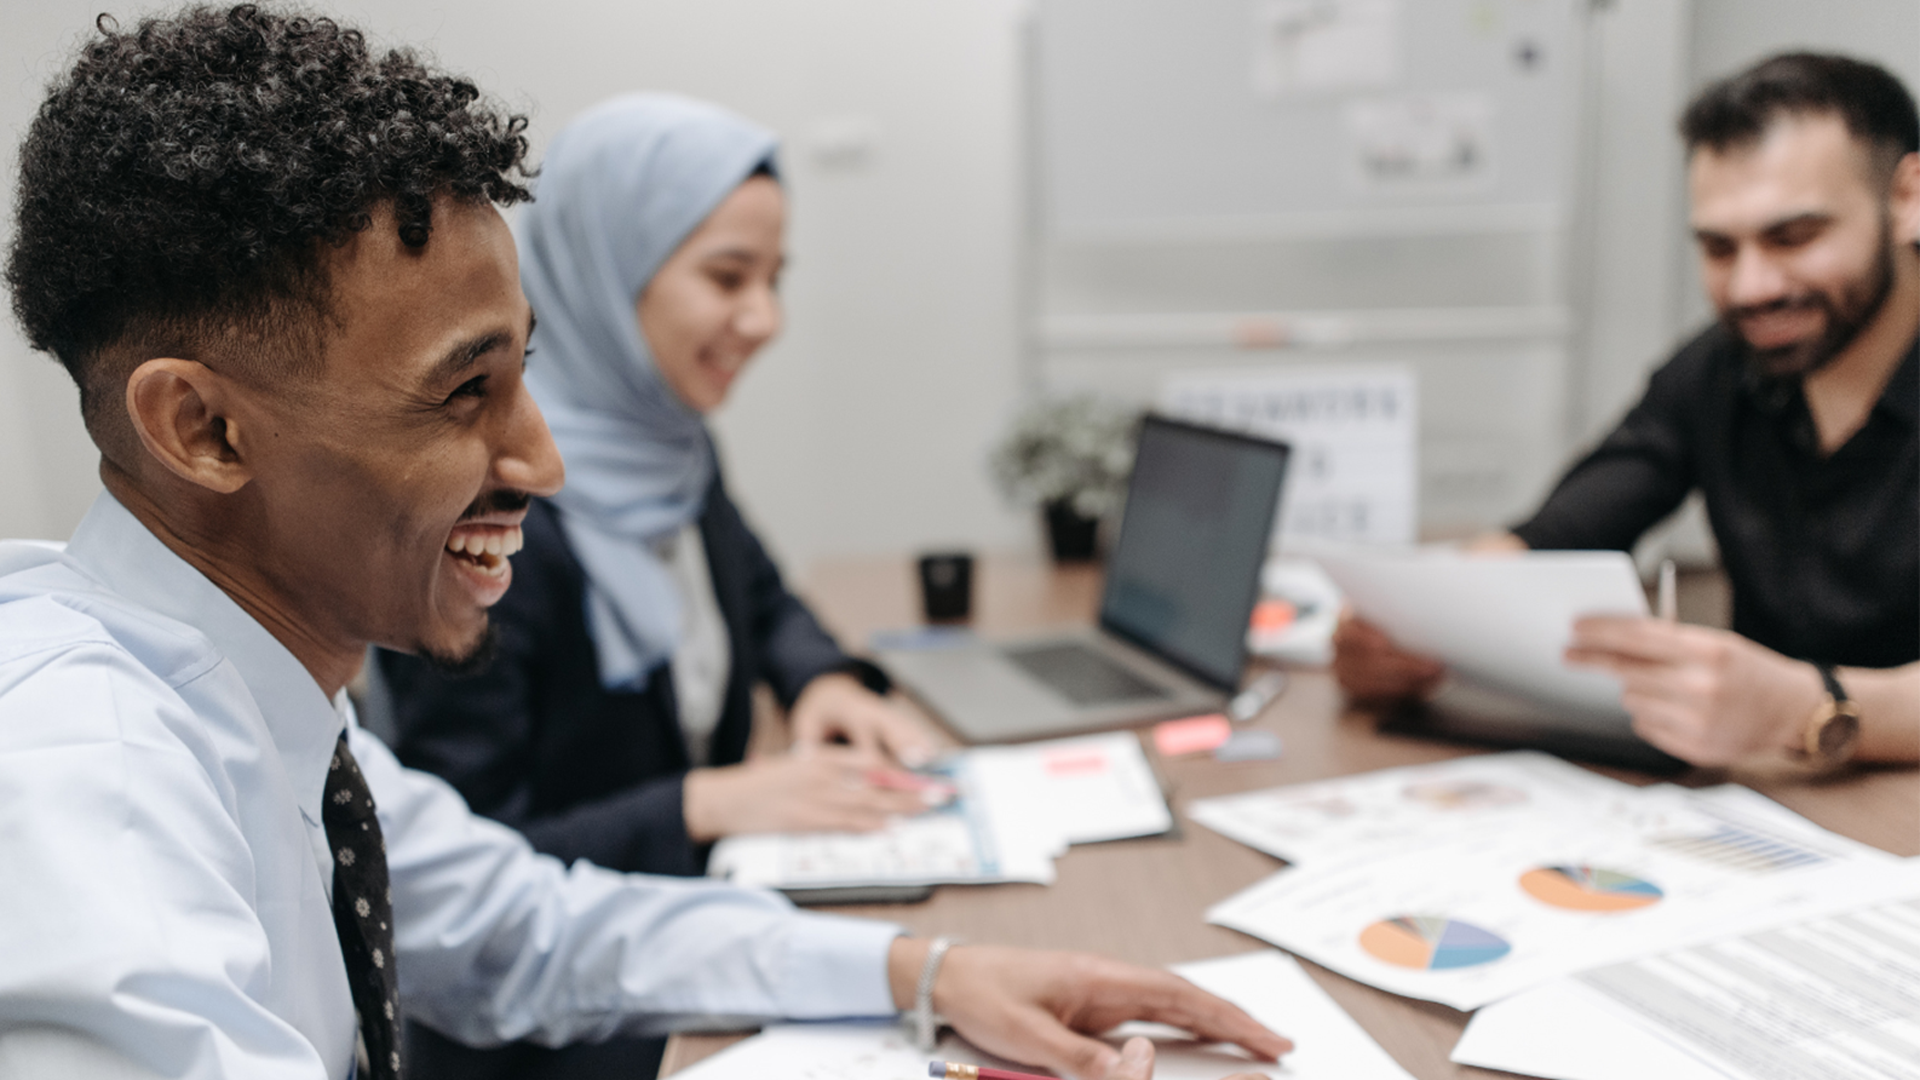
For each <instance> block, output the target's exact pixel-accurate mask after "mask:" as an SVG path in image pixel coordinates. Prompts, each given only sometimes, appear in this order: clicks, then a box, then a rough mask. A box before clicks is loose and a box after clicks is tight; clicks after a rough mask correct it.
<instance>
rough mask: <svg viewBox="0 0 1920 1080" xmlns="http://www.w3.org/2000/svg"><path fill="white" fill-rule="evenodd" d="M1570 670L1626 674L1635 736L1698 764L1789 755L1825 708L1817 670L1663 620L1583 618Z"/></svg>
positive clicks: (1730, 636) (1724, 634) (1625, 695)
mask: <svg viewBox="0 0 1920 1080" xmlns="http://www.w3.org/2000/svg"><path fill="white" fill-rule="evenodd" d="M1567 662H1568V663H1570V664H1580V665H1584V666H1587V667H1596V668H1600V669H1601V670H1603V671H1607V672H1610V673H1612V674H1613V675H1615V676H1617V677H1618V678H1619V679H1620V684H1621V694H1620V703H1621V704H1622V705H1624V706H1626V710H1627V712H1628V713H1630V714H1631V715H1632V716H1633V730H1634V731H1635V732H1637V733H1639V735H1640V737H1641V738H1643V739H1645V740H1647V741H1648V742H1650V743H1652V744H1653V745H1655V746H1657V747H1659V748H1660V749H1662V750H1665V751H1666V752H1667V753H1669V754H1672V755H1673V756H1675V757H1677V758H1683V759H1685V760H1687V761H1690V762H1692V763H1694V764H1695V765H1708V766H1715V765H1731V764H1733V763H1734V762H1736V761H1740V760H1743V759H1746V758H1751V757H1756V756H1759V755H1762V754H1779V753H1781V752H1784V751H1786V750H1789V749H1791V748H1793V746H1794V745H1795V744H1796V743H1797V742H1798V738H1799V735H1800V732H1801V730H1802V729H1803V728H1804V726H1805V724H1806V722H1807V718H1808V717H1809V716H1811V715H1813V711H1814V709H1816V708H1817V707H1819V705H1820V703H1821V702H1822V701H1824V700H1826V688H1825V686H1824V685H1823V684H1822V683H1821V681H1820V674H1819V672H1817V671H1816V670H1814V668H1813V666H1812V665H1811V664H1807V663H1804V662H1802V661H1799V660H1792V659H1789V658H1787V657H1785V656H1782V655H1780V654H1779V653H1777V652H1774V651H1773V650H1772V649H1769V648H1767V647H1766V646H1764V645H1760V644H1757V643H1755V642H1753V641H1749V640H1748V639H1746V638H1744V637H1741V636H1740V635H1738V634H1735V633H1732V632H1730V631H1727V630H1713V629H1709V628H1707V627H1704V626H1688V625H1686V624H1684V623H1675V622H1668V621H1665V620H1662V619H1649V618H1619V617H1611V616H1609V617H1594V618H1587V619H1581V620H1580V621H1578V622H1576V623H1574V625H1573V641H1572V644H1571V645H1569V646H1568V648H1567Z"/></svg>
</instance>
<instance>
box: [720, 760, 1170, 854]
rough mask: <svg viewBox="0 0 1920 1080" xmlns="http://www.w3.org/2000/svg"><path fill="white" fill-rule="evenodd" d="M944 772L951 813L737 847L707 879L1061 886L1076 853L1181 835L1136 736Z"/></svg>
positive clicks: (771, 836)
mask: <svg viewBox="0 0 1920 1080" xmlns="http://www.w3.org/2000/svg"><path fill="white" fill-rule="evenodd" d="M936 771H938V772H940V773H942V774H943V775H944V776H945V777H946V778H947V779H949V780H950V781H951V782H952V783H953V784H954V785H955V786H956V788H957V789H958V791H959V797H958V798H956V799H955V800H954V801H953V802H952V803H951V804H949V805H947V806H943V807H939V808H937V809H934V810H930V811H928V812H927V813H925V814H921V815H919V816H917V817H912V818H903V819H900V820H898V821H895V822H893V823H891V824H889V825H888V826H887V827H886V828H885V829H883V830H881V831H879V832H877V833H792V834H775V833H767V834H756V835H752V836H732V837H728V838H727V839H725V840H722V841H721V842H720V843H718V844H716V845H714V849H713V854H712V856H711V857H710V858H709V860H708V869H707V872H708V874H709V875H711V876H713V877H722V878H726V879H728V880H730V881H734V882H738V883H740V884H742V885H760V886H766V887H770V888H834V887H850V886H862V885H942V884H995V883H1003V882H1016V881H1024V882H1036V883H1040V884H1046V883H1050V882H1052V881H1053V859H1054V857H1055V856H1057V855H1059V854H1061V853H1062V852H1064V851H1065V850H1066V848H1067V845H1069V844H1083V843H1092V842H1096V841H1101V840H1117V839H1122V838H1126V837H1134V836H1150V835H1155V834H1158V833H1163V832H1166V831H1167V830H1168V829H1170V828H1172V827H1173V815H1172V813H1171V812H1170V811H1169V810H1168V809H1167V801H1166V798H1165V797H1164V796H1162V795H1161V793H1160V786H1159V783H1158V781H1156V780H1155V778H1154V775H1153V769H1152V768H1151V767H1150V766H1149V765H1148V764H1147V759H1146V755H1145V754H1143V753H1142V752H1141V750H1140V741H1139V739H1138V737H1136V736H1134V735H1132V734H1130V733H1127V732H1115V733H1111V734H1105V735H1089V736H1082V737H1077V738H1071V739H1054V740H1051V741H1048V742H1038V743H1026V744H1023V745H1020V746H993V747H981V748H978V749H974V750H968V751H964V752H961V753H958V754H955V755H952V756H951V757H949V758H947V759H945V760H943V761H942V762H941V763H940V764H939V766H938V767H937V769H936Z"/></svg>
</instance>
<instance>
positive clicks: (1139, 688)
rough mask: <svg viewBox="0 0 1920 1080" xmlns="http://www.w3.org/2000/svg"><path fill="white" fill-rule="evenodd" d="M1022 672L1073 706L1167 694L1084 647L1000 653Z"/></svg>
mask: <svg viewBox="0 0 1920 1080" xmlns="http://www.w3.org/2000/svg"><path fill="white" fill-rule="evenodd" d="M1002 651H1003V652H1004V654H1005V655H1006V658H1007V659H1009V660H1011V661H1013V662H1014V663H1015V664H1018V665H1019V666H1020V669H1021V670H1022V671H1025V672H1026V673H1027V674H1029V675H1031V676H1033V677H1034V678H1036V679H1039V680H1040V681H1041V682H1043V683H1046V684H1047V685H1048V686H1051V687H1053V688H1054V689H1055V690H1058V691H1059V692H1060V693H1062V694H1064V695H1065V696H1066V698H1067V700H1068V701H1071V702H1073V703H1074V704H1075V705H1111V704H1115V703H1117V702H1122V701H1140V700H1144V699H1151V698H1163V697H1166V696H1167V691H1165V690H1163V689H1161V688H1160V687H1158V686H1155V685H1154V684H1152V683H1150V682H1148V681H1147V680H1145V679H1143V678H1141V677H1140V676H1138V675H1135V674H1134V673H1133V672H1131V671H1128V670H1127V669H1126V667H1124V666H1123V665H1121V664H1118V663H1116V662H1114V661H1113V660H1111V659H1109V658H1107V657H1106V656H1105V655H1103V654H1102V653H1100V652H1099V651H1098V650H1096V649H1090V648H1087V647H1086V646H1085V645H1036V646H1033V647H1030V648H1024V649H1005V650H1002Z"/></svg>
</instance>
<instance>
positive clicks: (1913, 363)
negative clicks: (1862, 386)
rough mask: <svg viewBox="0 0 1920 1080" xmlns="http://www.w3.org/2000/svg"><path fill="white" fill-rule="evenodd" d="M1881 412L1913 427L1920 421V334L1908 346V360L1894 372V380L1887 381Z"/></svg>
mask: <svg viewBox="0 0 1920 1080" xmlns="http://www.w3.org/2000/svg"><path fill="white" fill-rule="evenodd" d="M1876 407H1877V408H1878V409H1879V410H1880V411H1881V412H1884V413H1887V414H1889V415H1891V416H1893V417H1895V418H1897V419H1900V420H1903V421H1905V422H1906V423H1907V425H1908V426H1910V427H1911V426H1912V425H1913V424H1914V422H1915V420H1916V419H1920V334H1915V335H1914V338H1913V343H1912V344H1910V345H1908V346H1907V358H1906V359H1905V360H1902V361H1900V366H1899V367H1897V368H1895V369H1894V371H1893V378H1891V379H1888V380H1887V388H1886V390H1884V391H1883V392H1881V394H1880V404H1879V405H1878V406H1876Z"/></svg>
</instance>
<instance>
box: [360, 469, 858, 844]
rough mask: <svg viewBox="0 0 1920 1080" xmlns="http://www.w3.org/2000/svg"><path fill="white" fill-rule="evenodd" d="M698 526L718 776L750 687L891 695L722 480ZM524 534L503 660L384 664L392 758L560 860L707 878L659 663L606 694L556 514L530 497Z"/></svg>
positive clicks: (785, 698)
mask: <svg viewBox="0 0 1920 1080" xmlns="http://www.w3.org/2000/svg"><path fill="white" fill-rule="evenodd" d="M699 527H700V536H701V539H702V540H703V541H705V544H706V555H707V563H708V566H709V567H710V569H711V573H712V575H713V591H714V596H715V598H716V599H717V600H718V601H719V606H720V613H721V615H722V616H723V617H724V618H725V620H726V625H727V637H728V640H729V642H730V644H731V646H732V652H733V666H732V670H731V671H730V673H729V675H728V679H727V689H726V698H725V704H724V706H723V708H722V711H721V714H720V721H719V724H718V726H717V727H716V728H715V729H714V732H713V740H712V746H711V750H710V753H709V761H710V762H711V763H712V764H714V765H729V764H733V763H736V762H738V761H740V760H741V758H742V757H743V756H745V754H746V748H747V737H748V735H749V734H750V731H751V728H752V723H753V700H752V690H753V686H754V684H755V683H757V682H765V683H766V684H768V686H770V687H771V688H772V690H773V692H774V694H775V696H776V697H778V698H779V700H780V703H781V704H782V705H783V706H791V705H792V704H793V701H794V699H795V698H796V697H798V696H799V694H800V691H801V690H802V689H803V688H805V687H806V685H807V683H808V682H810V681H812V680H813V679H814V678H815V677H817V676H819V675H822V674H825V673H827V672H832V671H849V672H852V673H853V674H855V675H856V676H857V677H859V678H860V679H861V681H862V682H864V683H865V684H866V685H867V686H869V687H870V688H872V689H873V690H875V691H876V692H879V693H885V692H886V690H887V689H888V684H887V679H886V676H885V675H884V674H882V673H881V672H880V671H879V669H878V668H875V667H873V666H872V665H871V664H867V663H864V662H861V661H856V660H854V659H853V658H851V657H849V656H848V655H847V654H846V653H845V652H843V651H841V649H840V647H839V646H838V645H836V644H835V643H834V641H833V639H832V638H831V637H829V636H828V635H827V632H826V631H825V630H823V629H822V628H821V627H820V624H819V622H818V621H816V620H815V619H814V617H813V614H812V613H811V612H810V611H808V610H807V607H806V605H805V604H803V603H801V602H800V600H799V598H798V597H796V596H794V595H793V594H792V593H790V592H788V591H787V588H786V586H785V584H783V583H782V581H781V578H780V571H779V569H778V568H776V567H775V566H774V564H773V560H771V559H770V558H768V557H767V553H766V550H765V549H764V548H763V547H762V546H761V544H760V541H759V539H758V538H756V537H755V536H754V534H753V532H752V530H751V529H749V528H748V527H747V524H746V522H745V521H744V520H742V518H741V516H740V512H739V510H738V509H737V508H736V507H735V506H734V504H733V501H732V500H731V499H729V498H728V497H727V492H726V488H725V485H724V484H723V483H722V482H721V480H720V479H719V477H718V476H716V477H715V479H714V482H713V486H712V487H711V488H710V489H709V490H708V492H707V500H706V507H705V509H704V510H703V512H702V513H701V515H700V520H699ZM524 530H525V537H526V546H525V547H524V548H523V549H522V550H521V551H520V552H519V553H518V554H516V555H514V556H513V558H512V561H513V584H512V587H511V588H509V589H508V590H507V594H506V596H505V598H504V599H502V600H501V601H500V603H499V604H497V605H495V607H494V609H493V621H494V624H495V626H496V627H498V632H499V652H498V655H497V656H496V657H495V658H494V659H493V661H492V662H491V663H489V664H488V665H487V666H486V667H485V668H484V669H483V670H481V671H480V672H478V673H476V674H473V675H465V676H449V675H446V674H444V673H442V672H440V671H438V670H436V669H435V668H433V667H432V666H431V665H429V664H427V663H426V662H424V661H422V660H419V659H417V658H415V657H410V656H402V655H400V654H397V653H389V652H384V651H382V652H380V653H379V654H378V663H379V664H380V669H381V675H382V676H383V678H384V680H385V682H386V685H387V688H388V690H389V692H390V694H391V698H392V706H393V722H394V725H395V729H396V739H395V747H394V748H395V750H396V751H397V752H398V754H399V756H400V760H401V761H403V762H405V763H406V764H407V765H410V766H413V767H415V768H420V769H425V770H427V771H428V772H432V773H435V774H436V775H439V776H441V777H443V778H444V779H446V780H447V781H448V782H450V783H452V784H453V786H454V787H456V788H458V789H459V790H460V793H461V794H462V795H464V796H466V798H467V801H468V803H469V804H471V805H472V807H473V809H474V810H476V811H478V812H479V813H482V814H485V815H487V816H488V817H491V818H494V819H496V820H498V821H501V822H504V823H505V824H507V825H511V826H513V827H514V828H516V829H518V830H520V832H521V833H523V834H525V835H526V837H527V839H528V840H530V841H532V843H533V846H534V847H535V848H536V849H538V850H540V851H544V852H547V853H549V854H552V855H556V856H558V857H559V858H560V859H562V860H563V861H566V862H572V861H573V860H575V859H589V860H592V861H593V862H595V863H598V864H599V865H601V866H605V867H608V868H609V869H614V870H626V871H640V872H645V873H655V874H680V875H694V874H700V873H702V872H704V869H705V866H704V864H705V860H706V853H705V851H704V849H703V847H702V846H699V845H695V844H694V843H693V842H692V841H691V840H690V839H689V838H688V836H687V828H686V822H685V820H684V818H683V816H682V813H681V808H682V803H681V787H682V781H683V780H684V778H685V777H686V772H687V769H688V767H689V764H690V763H689V759H688V755H687V748H686V745H685V742H684V740H683V739H682V737H681V734H680V722H679V709H678V705H677V704H676V702H675V700H674V693H673V679H672V676H671V674H670V669H669V667H668V665H665V664H662V665H660V666H659V667H658V668H656V669H655V670H654V672H653V674H652V676H651V678H650V679H649V681H648V682H647V684H646V686H645V687H644V688H642V689H640V690H638V691H620V692H613V691H608V690H607V689H605V688H604V687H602V686H601V685H600V673H599V664H598V662H597V659H596V656H595V653H594V648H593V641H592V638H591V637H590V636H589V632H588V629H587V616H586V575H585V572H584V571H583V570H582V568H581V566H580V563H579V560H578V559H576V558H575V557H574V554H573V550H572V548H571V547H569V546H568V544H567V539H566V535H565V533H564V532H562V531H561V529H560V522H559V515H558V511H556V510H555V508H554V506H553V504H551V503H549V502H547V501H545V500H543V499H536V500H535V501H534V503H533V506H532V507H531V509H530V511H529V512H528V515H527V520H526V523H525V525H524Z"/></svg>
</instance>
